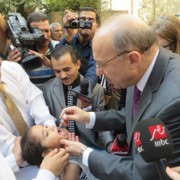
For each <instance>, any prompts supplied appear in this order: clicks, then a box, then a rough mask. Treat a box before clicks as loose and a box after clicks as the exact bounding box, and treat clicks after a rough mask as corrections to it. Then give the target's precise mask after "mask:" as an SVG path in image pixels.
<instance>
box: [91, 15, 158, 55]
mask: <svg viewBox="0 0 180 180" xmlns="http://www.w3.org/2000/svg"><path fill="white" fill-rule="evenodd" d="M97 42H99V43H102V44H104V42H105V43H108V44H111V45H112V46H113V48H114V49H115V50H117V51H119V49H121V50H122V51H125V50H132V49H136V50H139V51H141V52H144V51H146V50H147V49H149V48H150V47H151V46H152V45H153V44H154V43H156V42H157V40H156V34H155V33H154V32H153V31H152V30H151V28H150V27H149V26H148V25H146V24H145V23H144V22H142V21H141V20H139V19H137V18H135V17H133V16H131V15H125V14H124V15H122V14H121V15H120V14H116V15H114V16H112V17H110V18H109V19H107V20H106V21H105V22H104V23H103V24H102V26H101V27H100V28H99V29H98V30H97V32H96V34H95V36H94V39H93V44H96V43H97ZM142 42H143V43H142ZM101 47H102V46H101Z"/></svg>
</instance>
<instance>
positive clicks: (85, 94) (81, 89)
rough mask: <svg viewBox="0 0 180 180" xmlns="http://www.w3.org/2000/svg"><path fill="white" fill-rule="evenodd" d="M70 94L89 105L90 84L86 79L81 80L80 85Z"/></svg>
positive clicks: (90, 99) (90, 100) (90, 97)
mask: <svg viewBox="0 0 180 180" xmlns="http://www.w3.org/2000/svg"><path fill="white" fill-rule="evenodd" d="M71 94H72V95H73V96H75V97H77V98H78V99H80V100H82V101H83V102H85V103H88V104H89V105H90V104H91V103H92V94H91V84H90V81H89V80H88V79H85V78H84V79H82V80H81V82H80V85H79V86H77V87H75V88H73V89H72V90H71Z"/></svg>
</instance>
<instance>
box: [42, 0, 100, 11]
mask: <svg viewBox="0 0 180 180" xmlns="http://www.w3.org/2000/svg"><path fill="white" fill-rule="evenodd" d="M45 2H46V3H47V12H52V11H64V10H65V9H71V10H73V11H78V10H79V9H80V8H81V7H85V6H90V7H93V8H95V9H96V10H97V11H99V10H100V9H101V0H96V1H95V0H83V1H82V0H73V1H72V0H45Z"/></svg>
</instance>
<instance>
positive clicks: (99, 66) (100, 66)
mask: <svg viewBox="0 0 180 180" xmlns="http://www.w3.org/2000/svg"><path fill="white" fill-rule="evenodd" d="M130 52H131V51H123V52H121V53H119V54H117V55H116V56H115V57H113V58H111V59H109V60H107V61H105V62H104V63H102V64H97V63H96V67H97V68H98V69H102V67H103V66H104V65H105V64H108V63H109V62H111V61H113V60H115V59H116V58H117V57H119V56H121V55H123V54H125V53H130Z"/></svg>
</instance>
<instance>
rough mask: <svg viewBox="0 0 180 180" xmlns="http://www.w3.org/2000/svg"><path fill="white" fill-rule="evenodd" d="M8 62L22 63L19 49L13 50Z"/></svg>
mask: <svg viewBox="0 0 180 180" xmlns="http://www.w3.org/2000/svg"><path fill="white" fill-rule="evenodd" d="M7 60H8V61H14V62H20V61H21V53H20V52H19V51H18V49H17V48H14V49H12V50H11V52H10V53H9V55H8V58H7Z"/></svg>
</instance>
